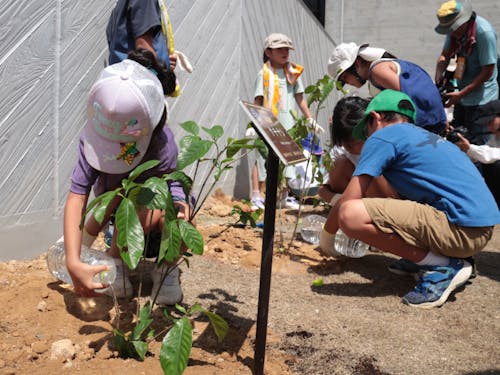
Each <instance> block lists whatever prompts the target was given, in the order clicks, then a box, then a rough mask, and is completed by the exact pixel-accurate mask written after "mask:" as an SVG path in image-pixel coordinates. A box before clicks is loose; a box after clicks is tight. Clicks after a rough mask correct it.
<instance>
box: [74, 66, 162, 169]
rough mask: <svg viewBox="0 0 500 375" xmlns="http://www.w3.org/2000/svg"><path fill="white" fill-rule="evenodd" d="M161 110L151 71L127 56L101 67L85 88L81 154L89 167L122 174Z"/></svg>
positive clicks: (142, 148)
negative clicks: (99, 72)
mask: <svg viewBox="0 0 500 375" xmlns="http://www.w3.org/2000/svg"><path fill="white" fill-rule="evenodd" d="M164 109H165V102H164V95H163V89H162V86H161V83H160V81H159V80H158V78H157V77H156V75H155V74H154V73H153V72H151V71H150V70H148V69H147V68H145V67H144V66H142V65H140V64H139V63H137V62H135V61H132V60H123V61H122V62H120V63H117V64H113V65H110V66H108V67H106V68H105V69H104V70H103V71H102V73H101V75H100V77H99V79H98V80H97V82H96V83H95V84H94V85H93V86H92V88H91V90H90V95H89V99H88V101H87V124H86V126H85V128H84V130H83V139H84V148H83V151H84V154H85V157H86V159H87V161H88V162H89V164H90V165H91V166H92V167H94V168H95V169H97V170H99V171H101V172H105V173H110V174H120V173H126V172H129V171H131V170H132V169H134V168H135V167H136V166H137V165H138V164H139V163H140V161H141V160H142V158H143V157H144V154H145V153H146V150H147V149H148V147H149V143H150V141H151V136H152V133H153V130H154V129H155V128H156V126H157V125H158V123H159V122H160V120H161V118H162V115H163V111H164Z"/></svg>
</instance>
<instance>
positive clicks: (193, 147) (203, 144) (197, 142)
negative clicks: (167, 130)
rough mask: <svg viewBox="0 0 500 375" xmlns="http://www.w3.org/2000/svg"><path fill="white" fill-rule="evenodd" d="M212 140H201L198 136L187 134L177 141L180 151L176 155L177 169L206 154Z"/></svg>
mask: <svg viewBox="0 0 500 375" xmlns="http://www.w3.org/2000/svg"><path fill="white" fill-rule="evenodd" d="M211 146H212V142H210V141H207V140H203V139H201V138H200V137H198V136H192V135H187V136H185V137H184V138H182V139H181V141H180V143H179V147H180V151H179V155H178V156H177V169H179V170H182V169H184V168H186V167H187V166H188V165H190V164H192V163H194V162H195V161H197V160H199V159H201V158H202V157H203V156H205V155H206V153H207V152H208V150H210V147H211Z"/></svg>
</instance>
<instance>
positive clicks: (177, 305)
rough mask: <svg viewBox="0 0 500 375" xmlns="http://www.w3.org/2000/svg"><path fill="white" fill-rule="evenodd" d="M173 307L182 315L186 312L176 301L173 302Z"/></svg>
mask: <svg viewBox="0 0 500 375" xmlns="http://www.w3.org/2000/svg"><path fill="white" fill-rule="evenodd" d="M175 308H176V309H177V310H178V311H180V312H181V313H182V314H184V315H187V314H188V312H187V310H186V308H185V307H184V306H181V305H179V304H178V303H176V304H175Z"/></svg>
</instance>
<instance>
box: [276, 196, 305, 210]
mask: <svg viewBox="0 0 500 375" xmlns="http://www.w3.org/2000/svg"><path fill="white" fill-rule="evenodd" d="M299 207H300V204H299V201H298V200H297V199H295V198H294V197H286V198H285V199H282V200H281V201H280V203H279V208H288V209H289V210H298V209H299Z"/></svg>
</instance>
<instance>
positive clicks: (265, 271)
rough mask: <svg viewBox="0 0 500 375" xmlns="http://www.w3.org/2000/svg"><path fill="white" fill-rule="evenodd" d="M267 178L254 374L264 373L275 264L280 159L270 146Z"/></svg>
mask: <svg viewBox="0 0 500 375" xmlns="http://www.w3.org/2000/svg"><path fill="white" fill-rule="evenodd" d="M268 149H269V156H268V159H267V163H268V164H267V178H266V208H265V211H264V233H263V238H262V258H261V265H260V286H259V305H258V311H257V329H256V337H255V355H254V374H255V375H263V374H264V359H265V353H266V336H267V318H268V312H269V294H270V289H271V271H272V265H273V245H274V227H275V219H276V194H277V191H278V172H279V169H278V168H279V159H278V156H277V155H276V154H275V153H274V151H273V150H272V149H271V148H270V147H269V148H268Z"/></svg>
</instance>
